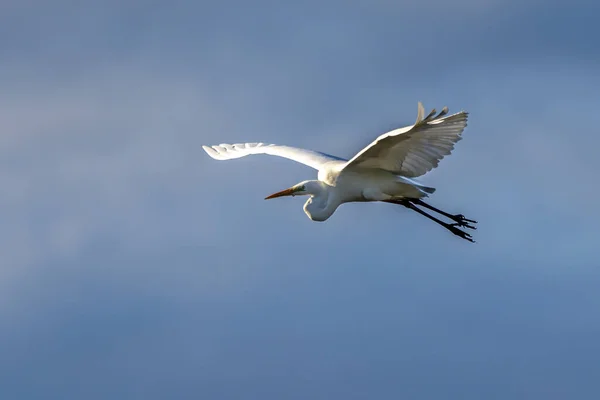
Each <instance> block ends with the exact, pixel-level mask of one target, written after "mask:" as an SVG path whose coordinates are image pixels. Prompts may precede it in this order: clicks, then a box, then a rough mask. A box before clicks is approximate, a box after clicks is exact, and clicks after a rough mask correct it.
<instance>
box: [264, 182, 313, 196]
mask: <svg viewBox="0 0 600 400" xmlns="http://www.w3.org/2000/svg"><path fill="white" fill-rule="evenodd" d="M321 185H322V184H321V182H319V181H304V182H300V183H298V184H296V185H294V186H292V187H291V188H288V189H285V190H282V191H281V192H277V193H273V194H272V195H270V196H267V197H265V200H270V199H274V198H277V197H283V196H303V195H315V194H318V193H319V192H320V190H322V186H321Z"/></svg>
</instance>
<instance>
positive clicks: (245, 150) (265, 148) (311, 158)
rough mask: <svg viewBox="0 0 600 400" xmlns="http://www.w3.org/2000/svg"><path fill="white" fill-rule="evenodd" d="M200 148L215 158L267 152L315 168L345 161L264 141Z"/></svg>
mask: <svg viewBox="0 0 600 400" xmlns="http://www.w3.org/2000/svg"><path fill="white" fill-rule="evenodd" d="M202 148H203V149H204V151H206V153H207V154H208V155H209V156H211V157H212V158H214V159H215V160H233V159H235V158H240V157H245V156H248V155H251V154H269V155H272V156H278V157H283V158H287V159H289V160H293V161H296V162H299V163H301V164H305V165H308V166H309V167H312V168H314V169H317V170H318V169H321V168H322V167H323V166H324V165H325V164H327V163H329V162H332V161H346V160H344V159H342V158H338V157H334V156H331V155H329V154H325V153H319V152H316V151H312V150H305V149H299V148H296V147H290V146H279V145H275V144H265V143H236V144H227V143H223V144H220V145H218V146H210V147H209V146H202Z"/></svg>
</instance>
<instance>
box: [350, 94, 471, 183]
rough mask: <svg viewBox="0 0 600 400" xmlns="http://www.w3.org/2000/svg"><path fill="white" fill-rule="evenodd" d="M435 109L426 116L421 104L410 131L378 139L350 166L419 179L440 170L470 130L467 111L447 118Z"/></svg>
mask: <svg viewBox="0 0 600 400" xmlns="http://www.w3.org/2000/svg"><path fill="white" fill-rule="evenodd" d="M436 112H437V111H436V110H435V109H433V110H432V111H431V112H430V113H429V114H428V115H427V116H425V117H424V115H425V110H424V108H423V105H422V104H421V103H420V102H419V105H418V111H417V121H416V122H415V124H414V125H413V126H411V127H406V128H401V129H395V130H393V131H391V132H388V133H386V134H383V135H381V136H379V137H378V138H377V139H376V140H375V141H374V142H373V143H371V144H370V145H369V146H367V147H366V148H365V149H363V150H362V151H361V152H359V153H358V154H357V155H356V156H354V157H353V158H352V159H351V160H350V161H349V162H348V164H347V166H351V165H355V166H361V167H368V168H380V169H384V170H387V171H391V172H394V173H396V174H398V175H402V176H405V177H417V176H420V175H423V174H425V173H426V172H428V171H430V170H432V169H433V168H435V167H437V166H438V164H439V162H440V160H441V159H442V158H444V157H445V156H447V155H449V154H450V153H451V152H452V150H453V149H454V145H455V144H456V143H457V142H458V141H459V140H460V139H461V137H460V135H461V134H462V132H463V130H464V129H465V127H466V126H467V117H468V114H467V113H466V112H464V111H462V112H459V113H456V114H453V115H449V116H446V114H447V113H448V107H444V108H443V109H442V111H440V113H439V114H437V115H435V114H436Z"/></svg>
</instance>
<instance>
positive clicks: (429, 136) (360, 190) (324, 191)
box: [203, 103, 468, 221]
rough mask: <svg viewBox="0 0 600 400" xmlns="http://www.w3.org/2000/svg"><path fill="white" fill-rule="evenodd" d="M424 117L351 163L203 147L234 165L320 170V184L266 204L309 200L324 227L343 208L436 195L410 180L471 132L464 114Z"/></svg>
mask: <svg viewBox="0 0 600 400" xmlns="http://www.w3.org/2000/svg"><path fill="white" fill-rule="evenodd" d="M435 112H436V111H435V110H433V111H431V112H430V113H429V115H427V117H424V109H423V105H422V104H421V103H419V107H418V115H417V120H416V122H415V124H414V125H411V126H407V127H404V128H400V129H395V130H393V131H391V132H388V133H385V134H383V135H381V136H379V137H378V138H377V139H376V140H375V141H374V142H373V143H371V144H370V145H369V146H367V147H365V148H364V149H363V150H362V151H360V152H359V153H358V154H357V155H356V156H354V157H353V158H352V159H350V160H344V159H342V158H339V157H335V156H331V155H328V154H324V153H319V152H315V151H311V150H304V149H298V148H294V147H288V146H278V145H272V144H263V143H243V144H234V145H229V144H221V145H219V146H212V147H208V146H203V148H204V150H205V151H206V152H207V153H208V154H209V155H210V156H211V157H212V158H215V159H217V160H230V159H234V158H239V157H244V156H246V155H250V154H270V155H275V156H280V157H284V158H288V159H291V160H294V161H297V162H300V163H303V164H306V165H308V166H310V167H313V168H315V169H317V170H318V176H317V177H318V180H312V181H304V182H301V183H299V184H297V185H294V186H293V187H291V188H290V189H286V190H284V191H281V192H278V193H275V194H274V195H272V196H269V197H268V198H274V197H281V196H288V195H291V196H295V195H310V198H309V199H308V201H307V202H306V204H305V205H304V211H305V212H306V214H307V215H308V216H309V218H310V219H312V220H313V221H325V220H326V219H328V218H329V217H330V216H331V215H332V214H333V213H334V212H335V210H336V209H337V207H338V206H339V205H340V204H343V203H348V202H358V201H383V200H390V199H399V198H412V199H418V198H422V197H426V196H427V195H428V194H430V193H433V192H434V191H435V189H433V188H429V187H426V186H423V185H421V184H419V183H418V182H416V181H414V180H412V179H411V178H414V177H417V176H421V175H423V174H425V173H426V172H428V171H430V170H431V169H433V168H435V167H437V165H438V163H439V161H440V160H441V159H442V158H443V157H444V156H446V155H448V154H450V153H451V151H452V149H453V148H454V144H455V143H456V142H458V141H459V140H460V139H461V136H460V135H461V134H462V132H463V130H464V129H465V127H466V126H467V116H468V114H467V113H466V112H464V111H463V112H459V113H457V114H453V115H450V116H446V117H444V116H445V115H446V113H447V112H448V110H447V108H445V107H444V109H443V110H442V112H440V114H438V115H437V116H435Z"/></svg>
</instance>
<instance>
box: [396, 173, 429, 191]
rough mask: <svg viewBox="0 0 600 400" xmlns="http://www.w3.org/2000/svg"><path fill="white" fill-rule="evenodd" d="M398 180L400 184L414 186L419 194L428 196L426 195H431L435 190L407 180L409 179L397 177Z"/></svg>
mask: <svg viewBox="0 0 600 400" xmlns="http://www.w3.org/2000/svg"><path fill="white" fill-rule="evenodd" d="M398 180H399V181H400V182H402V183H406V184H408V185H411V186H414V187H415V188H416V189H418V190H419V192H421V193H423V194H425V195H428V194H432V193H433V192H435V188H433V187H429V186H425V185H422V184H420V183H419V182H417V181H415V180H413V179H409V178H405V177H403V176H399V177H398Z"/></svg>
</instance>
